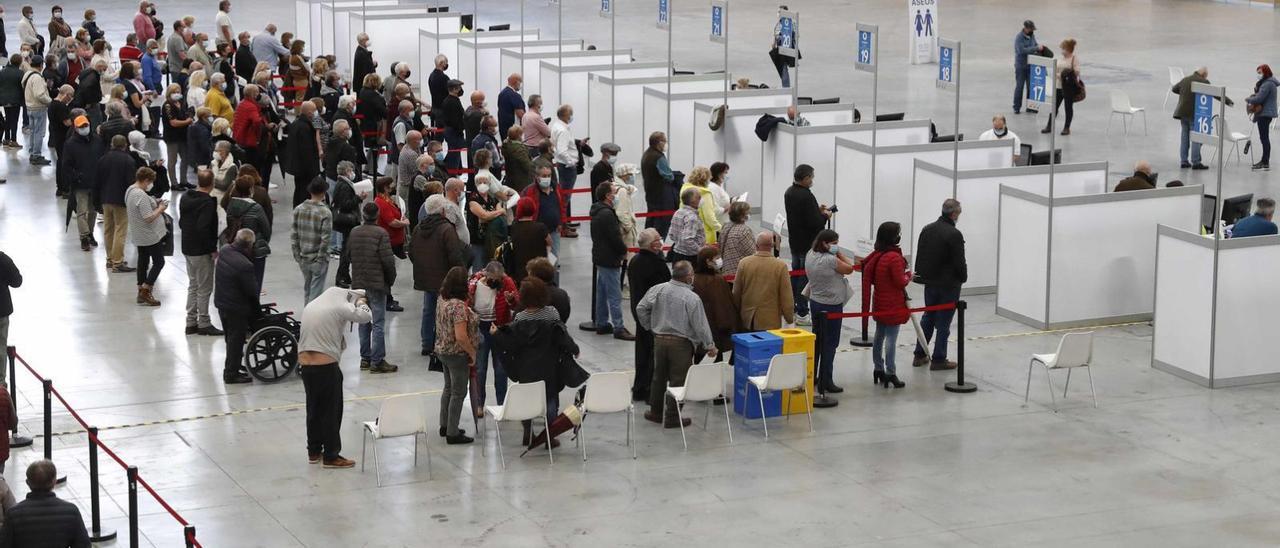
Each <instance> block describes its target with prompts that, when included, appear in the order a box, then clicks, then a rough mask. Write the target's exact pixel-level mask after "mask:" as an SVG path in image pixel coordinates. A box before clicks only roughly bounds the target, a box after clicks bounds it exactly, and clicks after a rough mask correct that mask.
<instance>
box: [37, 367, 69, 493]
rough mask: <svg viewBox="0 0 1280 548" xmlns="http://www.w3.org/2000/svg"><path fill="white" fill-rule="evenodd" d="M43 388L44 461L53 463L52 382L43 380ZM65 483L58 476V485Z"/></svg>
mask: <svg viewBox="0 0 1280 548" xmlns="http://www.w3.org/2000/svg"><path fill="white" fill-rule="evenodd" d="M42 386H43V388H44V460H47V461H49V462H53V381H51V380H49V379H45V380H44V382H43V383H42ZM66 482H67V477H66V476H58V483H59V484H63V483H66Z"/></svg>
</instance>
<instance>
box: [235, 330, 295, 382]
mask: <svg viewBox="0 0 1280 548" xmlns="http://www.w3.org/2000/svg"><path fill="white" fill-rule="evenodd" d="M244 365H245V368H246V369H248V370H249V374H250V375H253V376H254V378H256V379H258V380H260V381H262V382H276V381H279V380H281V379H283V378H285V377H287V376H289V373H291V372H293V369H294V368H295V367H297V365H298V338H297V337H295V336H294V335H293V333H291V332H289V330H288V329H286V328H284V327H280V326H278V325H271V326H267V327H264V328H262V329H259V330H257V331H255V332H254V333H253V336H252V337H249V344H248V345H247V348H246V349H245V353H244Z"/></svg>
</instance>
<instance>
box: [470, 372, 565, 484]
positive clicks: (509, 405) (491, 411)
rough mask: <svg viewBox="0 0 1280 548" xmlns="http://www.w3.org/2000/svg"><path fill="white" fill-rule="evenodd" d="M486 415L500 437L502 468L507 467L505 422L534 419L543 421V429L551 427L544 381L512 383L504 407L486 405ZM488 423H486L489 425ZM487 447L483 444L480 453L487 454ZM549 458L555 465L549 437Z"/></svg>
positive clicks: (508, 388)
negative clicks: (490, 419)
mask: <svg viewBox="0 0 1280 548" xmlns="http://www.w3.org/2000/svg"><path fill="white" fill-rule="evenodd" d="M484 414H485V415H486V416H488V417H492V418H493V431H494V432H496V433H497V436H498V457H499V458H500V459H501V460H502V467H503V468H506V467H507V457H506V455H505V454H504V452H503V450H502V428H501V424H500V423H503V422H520V421H527V420H533V419H542V426H543V428H544V429H545V428H547V427H549V426H550V423H549V422H548V421H547V389H546V385H545V383H544V382H543V381H537V382H527V383H512V384H511V385H510V386H508V387H507V398H506V399H505V400H503V402H502V405H486V406H484ZM487 424H488V423H486V425H487ZM485 447H486V446H485V445H484V444H483V442H482V444H481V446H480V452H481V453H482V454H487V453H485ZM547 457H548V458H550V459H551V464H555V462H556V458H555V457H553V456H551V436H550V434H549V433H548V435H547Z"/></svg>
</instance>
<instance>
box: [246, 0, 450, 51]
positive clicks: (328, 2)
mask: <svg viewBox="0 0 1280 548" xmlns="http://www.w3.org/2000/svg"><path fill="white" fill-rule="evenodd" d="M418 3H422V4H425V2H423V1H422V0H403V1H402V0H336V1H335V0H294V2H293V36H294V38H296V39H299V40H303V41H305V42H306V43H307V44H309V45H310V46H311V51H315V52H333V13H332V12H326V11H324V10H323V9H322V8H321V7H322V6H323V7H327V8H355V9H359V8H361V7H364V8H370V7H387V6H399V5H401V4H418ZM264 26H265V25H264ZM326 29H327V31H326ZM259 31H260V29H259V30H251V31H250V33H251V34H257V33H258V32H259ZM326 32H327V33H328V34H327V35H326ZM326 36H327V38H326ZM326 39H327V40H328V42H326V41H325V40H326Z"/></svg>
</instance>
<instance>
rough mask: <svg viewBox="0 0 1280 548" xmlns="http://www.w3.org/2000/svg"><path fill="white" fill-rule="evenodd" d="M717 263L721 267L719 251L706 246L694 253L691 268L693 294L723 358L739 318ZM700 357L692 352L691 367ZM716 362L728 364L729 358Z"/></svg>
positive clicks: (740, 320) (740, 328) (729, 285)
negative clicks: (700, 306) (695, 262)
mask: <svg viewBox="0 0 1280 548" xmlns="http://www.w3.org/2000/svg"><path fill="white" fill-rule="evenodd" d="M718 263H723V261H722V260H721V259H720V249H719V248H716V247H712V246H707V247H704V248H702V250H701V251H698V262H697V264H695V265H693V292H694V293H696V294H697V295H698V298H700V299H702V309H703V310H705V311H706V313H707V325H709V326H711V336H712V338H713V339H715V342H716V348H721V349H723V350H722V352H724V353H726V354H727V353H729V352H730V351H731V350H732V349H733V340H732V339H731V337H733V334H734V333H737V332H739V331H741V330H742V325H741V324H742V315H741V314H739V313H738V307H737V306H736V305H734V303H733V284H731V283H729V281H728V280H725V279H724V275H722V274H721V273H720V267H719V266H717V264H718ZM704 357H706V354H705V353H703V352H695V353H694V355H693V363H702V359H703V358H704ZM720 359H721V360H722V361H728V362H730V363H732V358H729V359H725V357H724V356H723V355H721V356H720Z"/></svg>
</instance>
